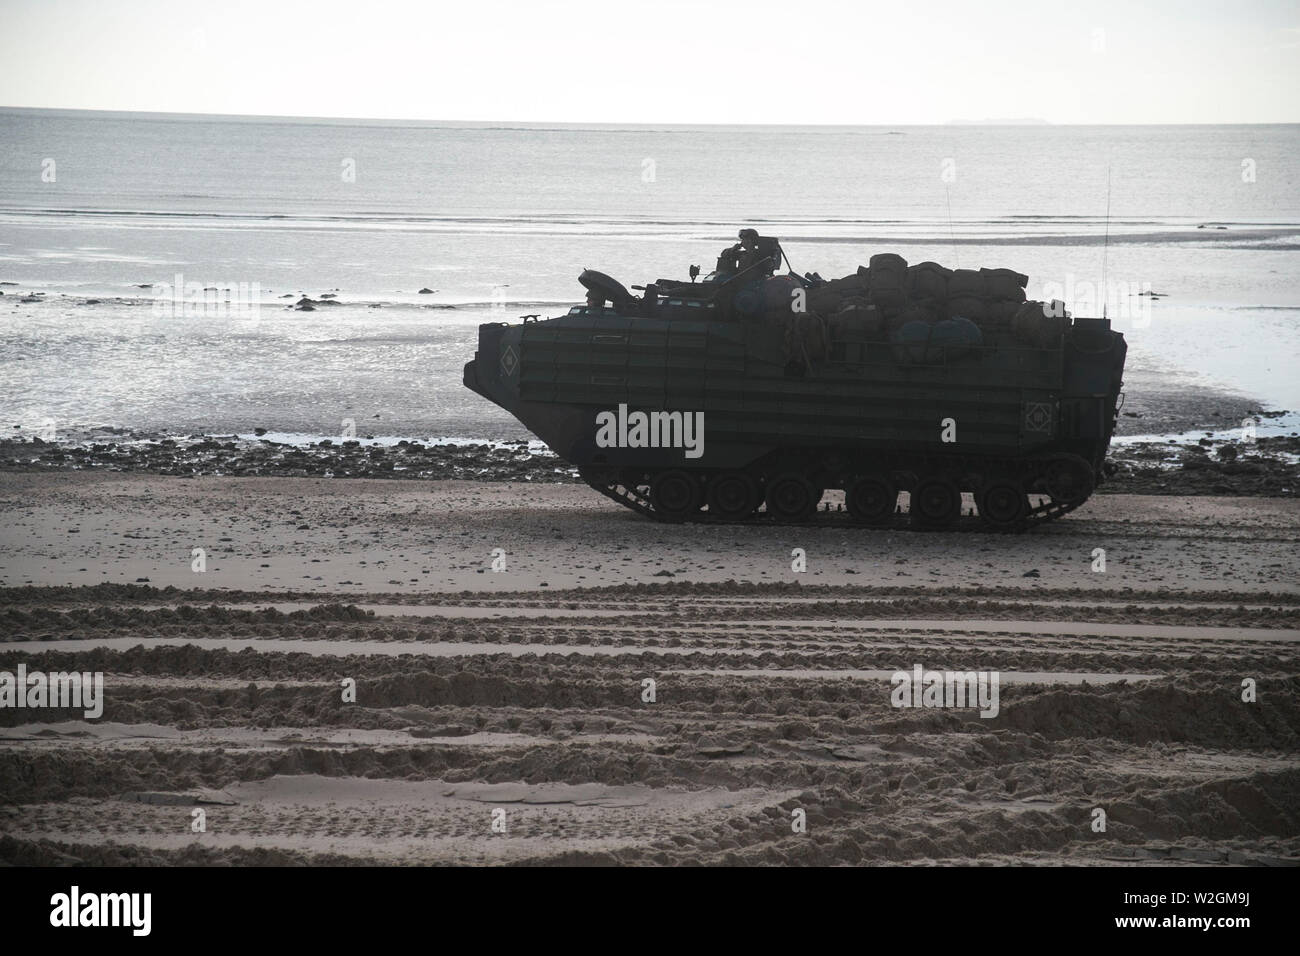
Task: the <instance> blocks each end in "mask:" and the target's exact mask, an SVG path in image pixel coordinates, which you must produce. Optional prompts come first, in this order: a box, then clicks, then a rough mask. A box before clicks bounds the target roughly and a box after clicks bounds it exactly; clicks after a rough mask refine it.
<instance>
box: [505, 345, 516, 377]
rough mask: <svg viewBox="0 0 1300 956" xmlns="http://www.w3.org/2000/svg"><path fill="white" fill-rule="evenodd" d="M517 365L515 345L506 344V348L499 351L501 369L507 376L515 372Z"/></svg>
mask: <svg viewBox="0 0 1300 956" xmlns="http://www.w3.org/2000/svg"><path fill="white" fill-rule="evenodd" d="M518 367H519V356H518V355H516V354H515V347H514V346H513V345H507V346H506V350H505V351H504V352H502V353H501V371H503V372H505V373H506V376H507V377H509V376H511V375H514V374H515V369H517V368H518Z"/></svg>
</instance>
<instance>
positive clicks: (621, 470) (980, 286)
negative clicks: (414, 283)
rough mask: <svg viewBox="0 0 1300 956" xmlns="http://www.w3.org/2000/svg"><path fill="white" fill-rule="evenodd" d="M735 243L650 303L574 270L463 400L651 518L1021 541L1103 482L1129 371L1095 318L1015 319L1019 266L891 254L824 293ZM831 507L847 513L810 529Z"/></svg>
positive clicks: (479, 361)
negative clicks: (519, 427)
mask: <svg viewBox="0 0 1300 956" xmlns="http://www.w3.org/2000/svg"><path fill="white" fill-rule="evenodd" d="M740 240H741V241H740V242H739V243H737V244H736V245H733V246H730V247H728V248H726V249H724V250H723V252H722V255H721V256H719V258H718V262H717V268H716V269H715V270H714V271H713V272H711V273H709V274H708V275H707V276H705V277H704V278H702V279H701V278H699V272H700V269H699V267H698V266H691V268H690V270H689V274H690V280H689V281H685V280H672V279H660V280H658V281H656V282H653V283H647V284H646V285H645V286H633V287H632V288H633V289H635V290H637V291H639V292H641V295H634V294H633V292H631V291H629V290H628V289H627V288H626V287H624V286H623V285H622V284H621V283H620V282H618V281H616V280H615V279H612V278H611V277H609V276H607V275H605V274H603V273H600V272H596V271H594V270H586V271H584V272H583V273H582V274H581V275H580V276H579V281H580V282H581V283H582V285H583V286H584V287H585V288H586V290H587V301H586V304H584V305H576V306H574V307H573V308H571V309H569V311H568V313H567V314H566V315H561V316H559V317H557V318H551V319H539V318H538V317H536V316H525V317H524V319H523V321H522V322H521V323H520V324H516V325H508V324H505V323H491V324H487V325H482V326H480V327H479V338H478V350H477V352H476V353H475V355H474V359H473V361H471V362H469V363H468V364H466V366H465V385H466V386H467V387H469V388H471V389H473V390H474V391H475V392H477V393H479V394H480V395H482V396H483V397H485V398H487V399H489V400H490V401H492V402H495V403H496V404H498V405H500V406H501V407H502V408H504V409H506V410H507V411H509V412H510V413H511V414H512V415H514V416H515V417H516V418H518V419H519V421H521V422H522V423H523V424H524V425H525V426H527V428H528V429H529V430H530V431H532V432H533V433H534V434H536V435H537V436H538V437H539V438H541V439H542V440H543V441H545V442H546V443H547V444H548V445H549V446H550V447H551V448H552V449H553V450H554V451H555V453H556V454H557V455H559V456H560V457H561V458H563V459H564V460H565V461H567V462H569V463H571V464H573V465H575V466H577V468H578V471H579V474H580V475H581V476H582V478H583V479H584V480H585V481H586V482H588V483H589V484H590V485H591V486H592V487H594V488H595V489H597V490H598V491H600V492H601V493H603V494H605V495H607V496H609V497H610V498H612V499H614V500H615V501H617V502H619V503H620V504H623V505H625V506H627V507H629V508H632V509H633V510H635V511H638V512H640V513H641V514H644V515H647V516H649V517H652V518H656V519H659V520H662V521H707V522H736V521H743V520H760V521H776V522H782V523H791V522H794V523H797V522H804V521H809V520H816V521H846V522H856V523H860V524H864V525H886V526H888V525H910V526H913V527H918V528H968V527H984V528H988V529H994V530H999V531H1021V530H1024V529H1026V528H1029V527H1030V526H1032V525H1034V524H1037V523H1040V522H1043V521H1046V520H1050V519H1052V518H1056V517H1059V516H1061V515H1063V514H1065V513H1067V512H1069V511H1071V510H1073V509H1074V508H1077V507H1078V506H1079V505H1080V504H1082V503H1083V502H1084V501H1085V500H1086V499H1087V498H1088V497H1089V495H1091V494H1092V492H1093V490H1094V488H1095V487H1096V486H1097V484H1098V483H1100V482H1101V481H1103V480H1104V478H1105V477H1106V474H1107V468H1106V463H1105V455H1106V449H1107V446H1108V445H1109V443H1110V438H1111V434H1112V432H1113V431H1114V427H1115V421H1116V416H1117V415H1118V412H1119V407H1120V404H1121V400H1122V394H1121V391H1120V389H1121V386H1122V374H1123V370H1124V358H1125V352H1126V345H1125V342H1124V337H1123V336H1122V335H1121V334H1119V333H1118V332H1114V331H1112V330H1111V328H1110V323H1109V322H1108V321H1107V320H1106V319H1104V318H1101V319H1098V318H1076V317H1071V316H1070V315H1069V313H1068V312H1067V311H1066V310H1065V307H1064V305H1063V303H1060V302H1048V303H1044V302H1032V301H1026V295H1025V286H1026V285H1027V283H1028V277H1027V276H1024V275H1022V274H1019V273H1016V272H1014V271H1012V270H1009V269H979V270H973V269H956V270H951V269H946V268H944V267H943V266H940V265H938V264H936V263H933V262H923V263H919V264H916V265H911V266H909V265H908V263H907V262H906V261H905V260H904V259H903V258H902V257H901V256H897V255H893V254H889V253H883V254H879V255H874V256H872V257H871V258H870V260H869V262H868V263H867V264H866V265H864V266H862V267H860V268H859V269H858V270H857V272H856V273H853V274H851V275H848V276H844V277H842V278H839V279H832V280H829V281H828V280H825V279H823V278H822V277H821V276H820V275H818V274H816V273H805V274H803V275H796V274H795V273H794V272H793V270H790V271H789V272H788V274H784V275H781V274H777V272H778V270H779V269H780V267H781V263H782V261H783V260H784V261H785V263H786V266H787V268H788V265H789V262H788V259H786V258H785V254H784V252H783V251H782V249H781V246H780V243H779V241H778V240H776V239H775V238H771V237H765V236H760V235H758V234H757V232H755V231H754V230H752V229H745V230H742V231H741V233H740ZM827 489H842V490H843V491H844V494H845V500H844V505H843V506H842V509H843V510H842V511H836V512H833V513H831V514H830V515H825V514H824V513H818V505H819V503H820V502H821V499H822V498H823V496H824V495H825V493H826V491H827ZM904 492H905V493H906V497H907V508H906V510H904V508H903V506H902V503H901V498H900V493H904ZM963 493H969V494H970V495H972V496H973V499H974V504H975V512H976V513H977V515H978V518H976V517H975V514H974V513H972V512H971V511H970V509H969V508H968V507H967V506H966V505H964V503H963V502H964V499H963ZM826 509H829V503H828V504H827V505H826ZM964 511H965V513H963V512H964Z"/></svg>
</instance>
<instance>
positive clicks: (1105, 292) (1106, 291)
mask: <svg viewBox="0 0 1300 956" xmlns="http://www.w3.org/2000/svg"><path fill="white" fill-rule="evenodd" d="M1109 252H1110V163H1107V164H1106V238H1105V239H1104V240H1102V246H1101V294H1102V296H1103V297H1104V298H1102V300H1101V317H1102V318H1103V319H1104V318H1106V305H1107V303H1109V302H1110V286H1108V285H1107V284H1106V258H1107V254H1108V253H1109Z"/></svg>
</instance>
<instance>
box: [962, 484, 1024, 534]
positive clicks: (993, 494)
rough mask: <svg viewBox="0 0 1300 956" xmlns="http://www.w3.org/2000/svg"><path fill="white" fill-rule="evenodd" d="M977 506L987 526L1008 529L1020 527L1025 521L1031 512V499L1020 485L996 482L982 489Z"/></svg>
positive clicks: (977, 498) (977, 499) (976, 498)
mask: <svg viewBox="0 0 1300 956" xmlns="http://www.w3.org/2000/svg"><path fill="white" fill-rule="evenodd" d="M975 506H976V507H977V508H979V513H980V519H981V520H982V521H983V522H984V523H985V524H986V525H989V526H990V527H993V528H999V529H1008V528H1015V527H1018V526H1019V525H1020V523H1021V522H1022V521H1024V520H1025V515H1026V514H1028V512H1029V499H1028V498H1027V497H1026V496H1025V489H1024V488H1022V487H1021V486H1020V484H1019V483H1017V482H1014V481H1009V480H994V481H991V482H989V483H988V484H987V485H985V486H984V487H983V488H981V489H980V492H979V494H977V495H976V496H975Z"/></svg>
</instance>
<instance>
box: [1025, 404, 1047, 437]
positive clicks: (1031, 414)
mask: <svg viewBox="0 0 1300 956" xmlns="http://www.w3.org/2000/svg"><path fill="white" fill-rule="evenodd" d="M1051 430H1052V405H1051V403H1050V402H1026V403H1025V431H1027V432H1050V431H1051Z"/></svg>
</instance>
